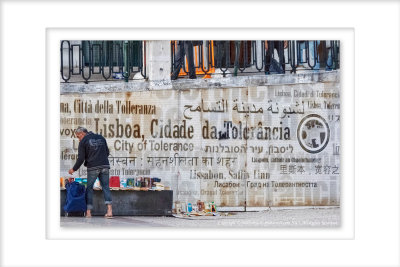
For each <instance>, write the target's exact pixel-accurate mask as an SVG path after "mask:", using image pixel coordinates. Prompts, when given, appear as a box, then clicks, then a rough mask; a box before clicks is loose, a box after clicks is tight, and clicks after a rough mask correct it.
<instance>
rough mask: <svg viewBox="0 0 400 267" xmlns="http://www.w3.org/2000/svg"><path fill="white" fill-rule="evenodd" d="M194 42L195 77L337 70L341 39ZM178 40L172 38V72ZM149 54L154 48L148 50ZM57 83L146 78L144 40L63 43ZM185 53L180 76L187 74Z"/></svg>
mask: <svg viewBox="0 0 400 267" xmlns="http://www.w3.org/2000/svg"><path fill="white" fill-rule="evenodd" d="M187 42H193V43H192V44H194V46H193V60H194V68H195V73H196V75H197V77H205V78H209V77H213V76H215V75H218V76H223V77H226V76H243V75H266V74H267V75H269V74H283V73H298V72H300V71H301V72H307V71H312V72H319V71H329V70H337V69H340V42H339V41H325V40H322V41H293V40H289V41H261V40H259V41H253V40H252V41H247V40H235V41H225V40H224V41H218V40H216V41H210V40H203V41H187ZM177 46H178V42H176V41H171V74H172V73H173V72H174V67H175V66H177V64H175V63H176V62H175V60H176V58H177V57H176V53H177V49H178V47H177ZM148 52H150V53H152V52H154V51H148ZM60 56H61V64H60V65H61V66H60V74H61V77H60V79H61V82H85V83H88V82H95V81H117V80H125V81H130V80H136V79H137V80H139V79H142V78H145V77H146V41H61V44H60ZM187 60H188V57H187V55H186V56H185V60H183V64H182V68H181V69H180V72H179V76H178V77H179V78H185V77H187V76H188V73H189V70H188V64H187V62H188V61H187Z"/></svg>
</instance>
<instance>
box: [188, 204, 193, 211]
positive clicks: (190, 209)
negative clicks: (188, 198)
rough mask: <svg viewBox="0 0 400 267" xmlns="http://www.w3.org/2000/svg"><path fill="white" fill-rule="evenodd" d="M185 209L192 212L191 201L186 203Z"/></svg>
mask: <svg viewBox="0 0 400 267" xmlns="http://www.w3.org/2000/svg"><path fill="white" fill-rule="evenodd" d="M187 211H188V212H192V203H188V204H187Z"/></svg>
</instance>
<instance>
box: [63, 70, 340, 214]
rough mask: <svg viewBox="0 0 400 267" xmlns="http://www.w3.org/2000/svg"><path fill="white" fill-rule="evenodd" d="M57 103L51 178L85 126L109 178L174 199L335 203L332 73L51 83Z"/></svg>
mask: <svg viewBox="0 0 400 267" xmlns="http://www.w3.org/2000/svg"><path fill="white" fill-rule="evenodd" d="M60 102H61V103H60V112H61V113H60V117H61V118H60V145H61V155H60V160H61V169H60V175H61V176H67V171H68V169H69V168H71V167H72V165H73V164H74V162H75V159H76V156H77V153H78V150H77V147H78V140H77V139H76V138H75V137H74V133H73V129H76V127H77V126H85V127H86V128H88V129H89V130H90V131H93V132H97V133H100V134H102V135H103V136H105V137H106V139H107V142H108V146H109V148H110V152H111V156H110V163H111V173H112V174H113V175H119V176H120V177H121V178H135V177H158V178H161V179H162V182H163V183H164V185H166V186H170V187H171V189H172V190H173V191H174V200H180V201H183V202H195V201H197V200H202V201H210V202H211V201H214V202H215V203H216V204H217V205H218V206H220V207H226V208H228V207H234V208H235V209H238V210H240V209H243V207H245V206H246V207H269V206H319V205H328V206H336V205H340V78H339V72H336V71H334V72H326V73H304V74H286V75H269V76H264V75H262V76H252V77H227V78H213V79H196V80H185V79H183V80H178V81H174V82H172V89H167V90H149V83H148V82H146V81H143V82H131V83H124V82H108V83H90V84H87V85H86V84H61V99H60ZM85 169H86V168H84V167H81V169H80V170H79V173H77V176H79V177H86V172H85V171H86V170H85Z"/></svg>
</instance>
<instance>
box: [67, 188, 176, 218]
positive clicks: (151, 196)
mask: <svg viewBox="0 0 400 267" xmlns="http://www.w3.org/2000/svg"><path fill="white" fill-rule="evenodd" d="M172 195H173V191H172V190H163V191H134V190H111V196H112V206H113V207H112V208H113V215H115V216H142V215H148V216H171V215H172ZM60 196H61V199H60V200H61V201H60V202H61V216H64V215H65V212H64V205H65V197H66V190H60ZM106 210H107V209H106V205H105V204H104V197H103V191H101V190H94V194H93V209H92V215H104V214H105V213H106Z"/></svg>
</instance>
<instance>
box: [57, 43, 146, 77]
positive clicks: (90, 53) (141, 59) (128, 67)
mask: <svg viewBox="0 0 400 267" xmlns="http://www.w3.org/2000/svg"><path fill="white" fill-rule="evenodd" d="M60 55H61V66H60V74H61V79H62V81H63V82H82V81H83V82H85V83H88V82H93V81H104V80H105V81H108V80H121V79H124V80H125V81H128V80H132V79H134V75H135V74H136V73H139V72H140V73H141V76H142V77H146V67H145V66H146V57H145V55H146V46H145V41H67V40H63V41H61V44H60Z"/></svg>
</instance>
